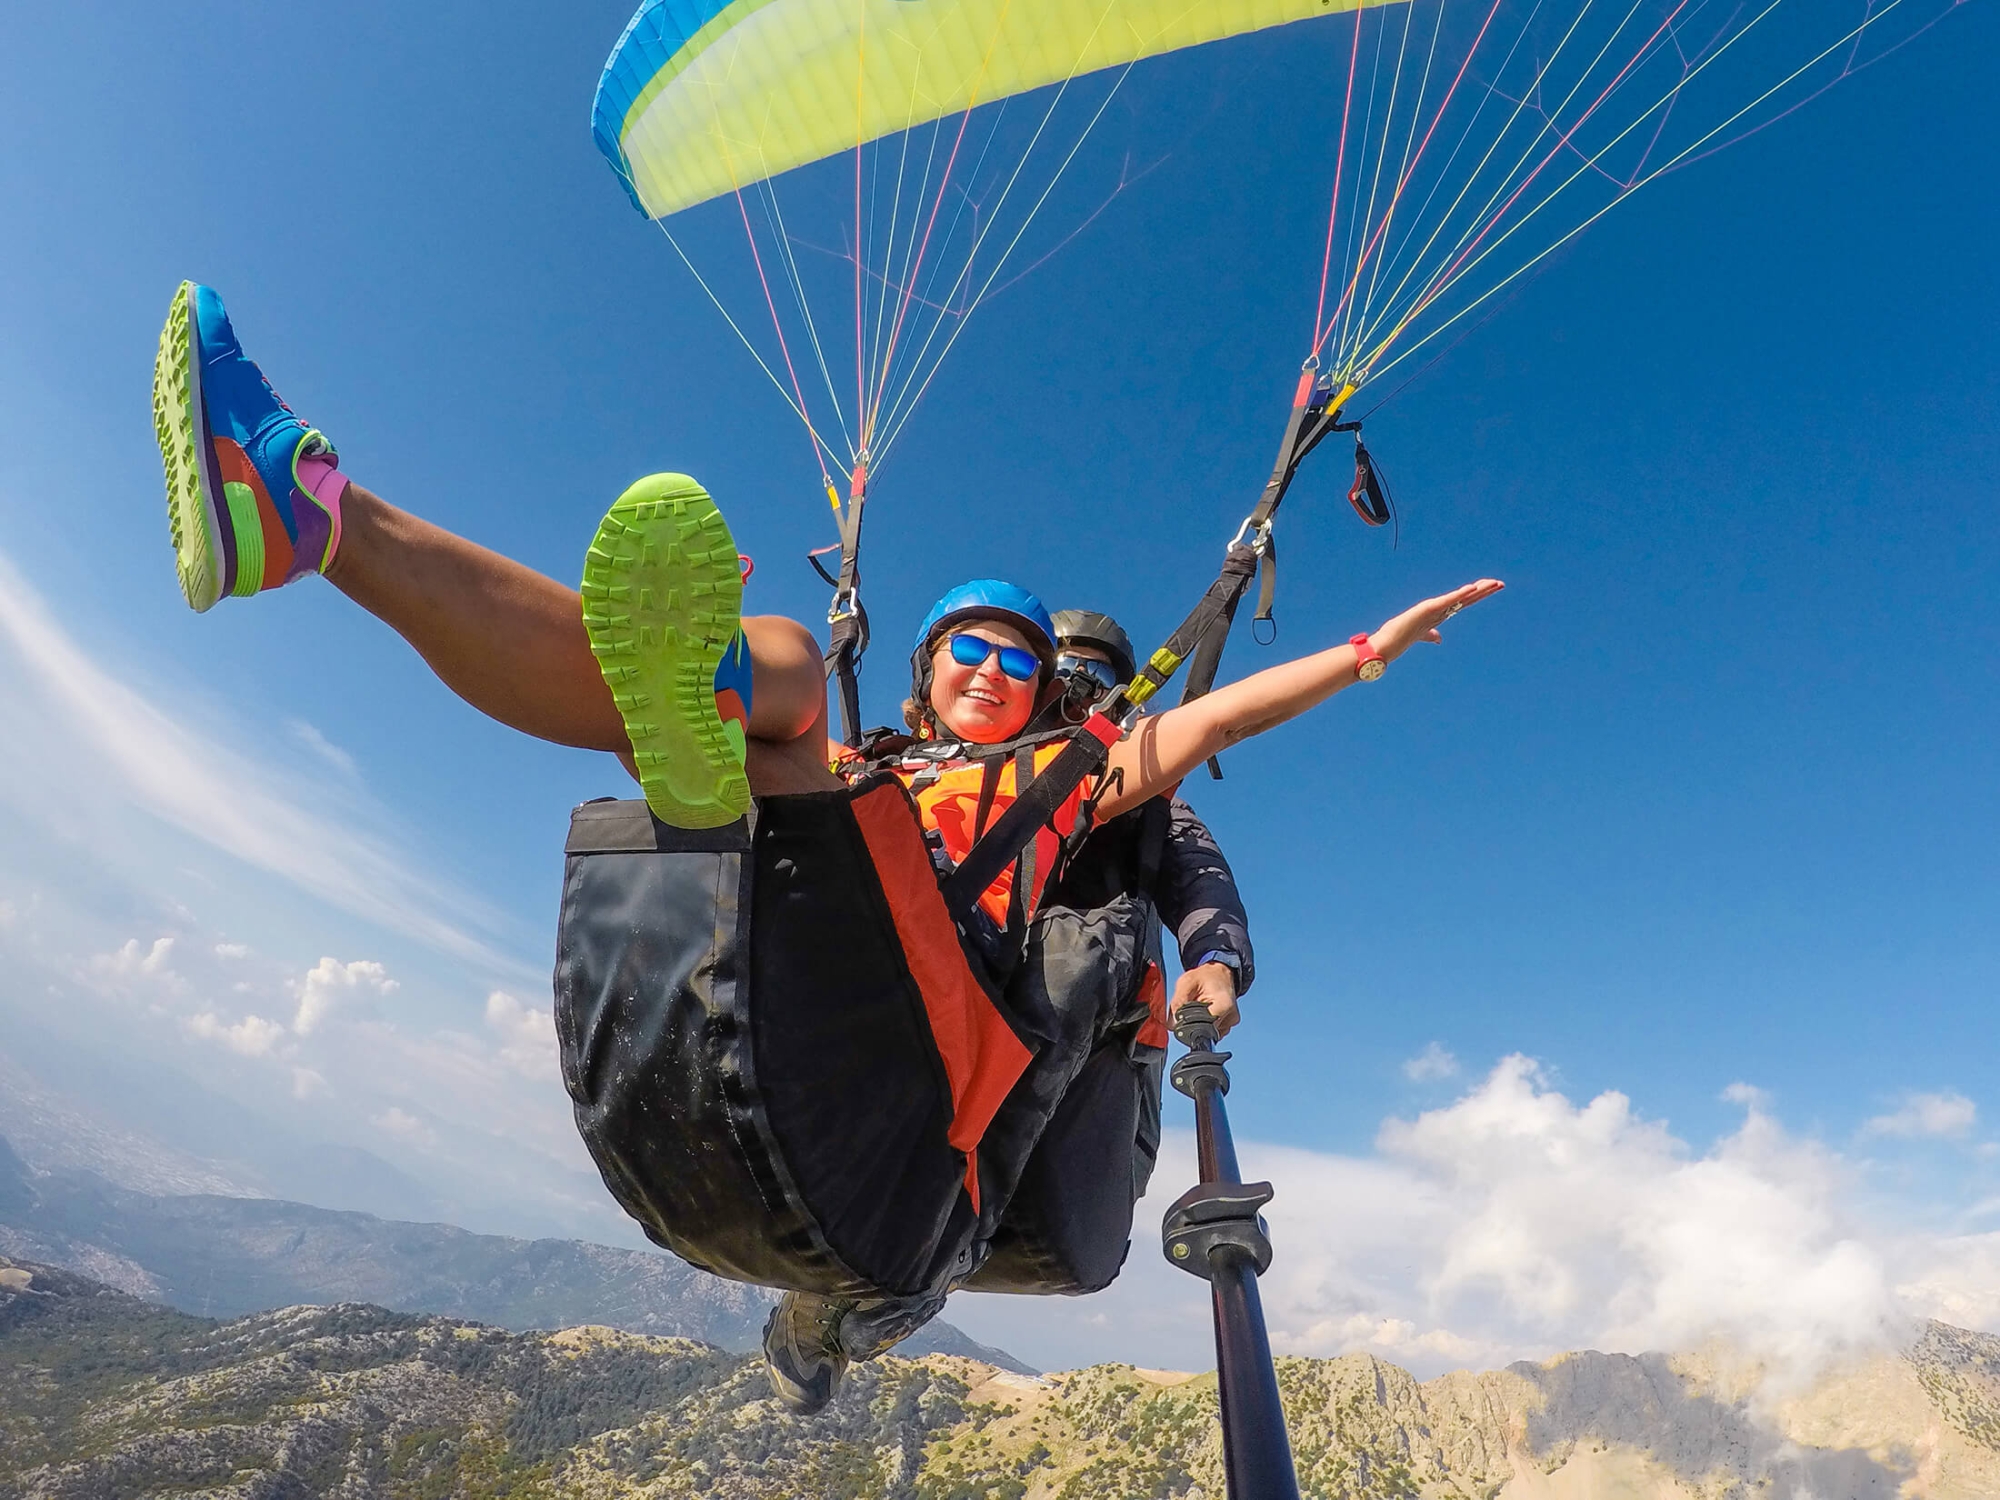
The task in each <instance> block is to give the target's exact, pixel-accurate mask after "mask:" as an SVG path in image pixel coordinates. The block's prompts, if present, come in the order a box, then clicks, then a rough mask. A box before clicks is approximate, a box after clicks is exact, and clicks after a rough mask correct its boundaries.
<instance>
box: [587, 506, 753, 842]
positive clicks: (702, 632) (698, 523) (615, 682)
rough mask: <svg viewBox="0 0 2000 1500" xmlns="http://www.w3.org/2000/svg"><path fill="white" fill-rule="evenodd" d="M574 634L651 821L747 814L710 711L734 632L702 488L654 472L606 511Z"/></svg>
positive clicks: (725, 536)
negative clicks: (583, 645) (619, 732)
mask: <svg viewBox="0 0 2000 1500" xmlns="http://www.w3.org/2000/svg"><path fill="white" fill-rule="evenodd" d="M581 592H582V594H583V628H584V630H585V631H586V632H587V633H588V635H589V636H590V649H591V653H592V654H593V655H594V656H595V657H596V658H597V666H598V670H599V671H601V672H602V673H603V674H604V681H605V684H606V685H607V686H608V687H609V688H610V689H611V697H612V701H613V702H615V703H616V704H617V705H618V712H619V714H620V716H621V717H622V718H623V719H624V721H625V733H626V735H627V737H628V738H630V740H631V742H632V759H633V761H634V763H635V764H636V765H637V766H638V768H639V784H640V785H641V786H642V787H644V788H645V791H646V803H647V805H648V806H649V807H651V808H652V810H653V815H654V816H655V817H657V818H658V819H659V820H660V821H661V822H663V823H669V824H672V825H673V826H674V827H676V828H719V827H721V826H723V825H724V824H726V823H733V822H735V821H736V820H737V819H738V818H740V817H742V816H743V814H744V813H746V812H747V811H749V808H750V781H749V778H748V776H746V775H745V774H744V770H743V746H742V744H741V742H740V740H737V739H735V738H733V737H732V736H731V735H730V733H729V731H728V729H727V728H725V727H724V725H723V722H722V716H721V715H720V714H719V713H718V712H717V711H716V707H715V669H716V666H717V664H718V663H720V662H721V660H722V653H723V651H724V649H725V648H726V647H727V646H728V644H729V642H730V640H731V638H732V637H734V636H735V634H736V629H737V624H738V620H739V615H740V611H741V608H742V604H743V578H742V575H741V573H740V572H739V571H738V569H737V562H736V542H735V540H734V539H733V538H732V537H731V536H730V534H729V525H728V523H727V522H726V521H724V520H723V519H722V512H721V511H719V510H717V509H716V507H715V502H714V501H713V500H711V499H709V498H708V493H707V491H705V490H703V489H702V487H701V486H700V485H698V484H696V483H695V482H694V480H692V479H690V478H688V477H687V475H685V474H654V475H650V476H648V477H647V478H645V479H642V480H640V481H639V482H638V483H637V484H635V485H633V486H632V487H631V488H630V489H628V490H626V491H625V493H624V494H622V495H620V496H619V497H618V499H617V500H616V501H615V502H613V504H612V506H611V509H610V511H609V513H607V514H606V515H605V517H604V521H603V524H602V525H600V526H599V527H598V528H597V536H596V538H595V539H594V540H593V541H592V542H591V544H590V551H589V553H588V555H587V556H586V557H585V559H584V564H583V587H582V591H581Z"/></svg>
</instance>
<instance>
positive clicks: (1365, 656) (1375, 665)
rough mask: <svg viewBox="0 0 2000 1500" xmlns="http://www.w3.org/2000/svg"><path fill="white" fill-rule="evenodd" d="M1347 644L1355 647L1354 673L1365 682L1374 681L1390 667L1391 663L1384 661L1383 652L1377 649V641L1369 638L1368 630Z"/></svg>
mask: <svg viewBox="0 0 2000 1500" xmlns="http://www.w3.org/2000/svg"><path fill="white" fill-rule="evenodd" d="M1347 644H1348V645H1350V646H1352V647H1353V648H1354V675H1355V676H1356V677H1359V678H1360V679H1361V680H1362V681H1363V682H1373V681H1374V680H1375V679H1376V678H1378V677H1380V676H1381V675H1382V673H1383V671H1384V670H1385V669H1386V668H1387V667H1388V665H1389V663H1388V662H1386V661H1384V660H1383V658H1382V653H1381V652H1380V651H1377V650H1376V649H1375V643H1374V642H1373V641H1371V640H1369V639H1368V635H1367V632H1366V631H1364V632H1362V633H1361V634H1360V635H1357V636H1355V637H1354V638H1353V639H1352V640H1350V641H1349V642H1348V643H1347Z"/></svg>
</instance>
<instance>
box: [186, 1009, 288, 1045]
mask: <svg viewBox="0 0 2000 1500" xmlns="http://www.w3.org/2000/svg"><path fill="white" fill-rule="evenodd" d="M182 1024H183V1025H184V1026H186V1027H187V1029H188V1030H189V1031H190V1032H191V1033H193V1034H194V1035H195V1036H198V1037H202V1038H204V1039H206V1040H208V1041H212V1042H220V1043H222V1045H223V1046H225V1047H227V1048H228V1049H229V1050H230V1051H232V1052H240V1053H241V1054H242V1055H243V1056H245V1057H262V1056H264V1055H265V1054H266V1053H267V1052H269V1051H270V1050H271V1049H272V1048H274V1047H276V1046H277V1045H278V1043H279V1042H280V1041H282V1040H284V1036H285V1028H284V1027H283V1026H282V1025H281V1024H279V1023H278V1022H276V1021H267V1020H265V1019H264V1017H262V1016H245V1017H244V1018H243V1019H242V1020H240V1021H238V1022H236V1023H234V1024H233V1025H230V1024H226V1023H224V1022H223V1021H222V1019H221V1018H220V1017H218V1016H217V1015H216V1014H215V1012H214V1011H211V1010H203V1011H197V1012H195V1014H193V1015H191V1016H189V1017H188V1018H187V1019H186V1020H185V1021H184V1022H182Z"/></svg>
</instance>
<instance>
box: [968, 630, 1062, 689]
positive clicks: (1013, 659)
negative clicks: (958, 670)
mask: <svg viewBox="0 0 2000 1500" xmlns="http://www.w3.org/2000/svg"><path fill="white" fill-rule="evenodd" d="M995 651H998V652H999V653H1000V670H1001V671H1003V672H1005V673H1006V674H1007V675H1008V676H1009V677H1011V678H1013V679H1014V680H1015V681H1016V682H1032V681H1033V680H1034V678H1035V675H1036V674H1037V673H1039V672H1040V671H1041V670H1042V663H1041V660H1040V658H1038V657H1037V656H1036V655H1035V653H1034V652H1032V651H1023V650H1022V649H1021V648H1020V647H1019V646H1003V645H1001V644H1000V643H999V642H998V641H989V640H987V639H986V638H985V637H984V636H979V635H955V636H953V637H952V638H951V659H952V660H953V661H955V662H957V663H958V664H959V665H960V666H961V667H976V666H978V665H980V664H981V663H982V662H984V661H985V660H986V658H987V657H989V656H991V655H992V654H993V653H994V652H995Z"/></svg>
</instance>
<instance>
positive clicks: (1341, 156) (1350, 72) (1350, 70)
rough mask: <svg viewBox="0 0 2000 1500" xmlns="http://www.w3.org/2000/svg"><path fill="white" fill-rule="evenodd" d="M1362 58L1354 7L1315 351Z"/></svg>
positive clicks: (1315, 316)
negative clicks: (1352, 39) (1356, 79)
mask: <svg viewBox="0 0 2000 1500" xmlns="http://www.w3.org/2000/svg"><path fill="white" fill-rule="evenodd" d="M1360 61H1361V8H1360V7H1359V6H1356V7H1355V10H1354V47H1353V50H1352V51H1350V52H1349V53H1348V54H1347V98H1346V100H1345V101H1344V102H1343V103H1342V104H1341V106H1340V149H1339V150H1338V151H1336V152H1335V153H1334V159H1333V202H1332V204H1331V205H1330V206H1329V207H1328V208H1327V211H1326V253H1325V254H1324V255H1323V256H1321V257H1320V263H1319V305H1318V306H1317V307H1315V308H1314V309H1313V353H1315V354H1317V353H1318V352H1319V346H1320V344H1321V343H1322V342H1323V338H1322V336H1321V335H1320V333H1319V326H1320V320H1321V318H1322V317H1324V316H1325V313H1326V279H1327V277H1328V276H1329V275H1331V274H1332V272H1333V226H1334V224H1335V222H1336V221H1337V220H1338V219H1339V218H1340V188H1341V184H1342V183H1343V182H1344V181H1345V180H1346V177H1347V122H1348V118H1349V117H1350V116H1351V115H1352V114H1353V113H1354V70H1355V66H1356V65H1357V64H1358V63H1359V62H1360Z"/></svg>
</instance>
